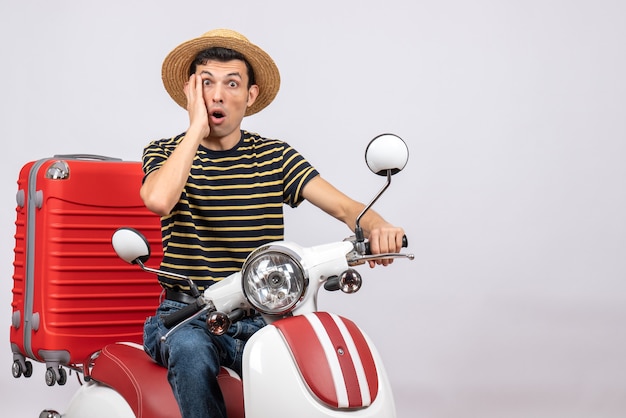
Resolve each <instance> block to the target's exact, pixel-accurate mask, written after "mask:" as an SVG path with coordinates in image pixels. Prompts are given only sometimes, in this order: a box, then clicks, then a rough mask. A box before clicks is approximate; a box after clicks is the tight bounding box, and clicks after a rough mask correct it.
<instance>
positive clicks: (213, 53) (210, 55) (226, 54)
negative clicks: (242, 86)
mask: <svg viewBox="0 0 626 418" xmlns="http://www.w3.org/2000/svg"><path fill="white" fill-rule="evenodd" d="M211 60H214V61H219V62H227V61H232V60H240V61H243V62H244V63H245V64H246V68H247V69H248V88H250V87H251V86H252V85H253V84H256V80H255V78H254V69H252V66H251V65H250V63H249V62H248V60H247V59H246V57H244V56H243V54H241V53H239V52H237V51H235V50H233V49H229V48H222V47H220V46H214V47H212V48H209V49H204V50H202V51H200V52H198V55H196V57H195V58H194V60H193V61H192V62H191V65H190V66H189V76H190V77H191V75H192V74H195V72H196V69H197V67H198V65H204V64H206V63H207V62H208V61H211Z"/></svg>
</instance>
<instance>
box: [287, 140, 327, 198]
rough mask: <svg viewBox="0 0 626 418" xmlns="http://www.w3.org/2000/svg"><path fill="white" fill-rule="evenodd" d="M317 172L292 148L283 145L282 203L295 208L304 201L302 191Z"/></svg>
mask: <svg viewBox="0 0 626 418" xmlns="http://www.w3.org/2000/svg"><path fill="white" fill-rule="evenodd" d="M318 175H319V173H318V171H317V170H316V169H315V168H314V167H313V166H312V165H311V164H310V163H309V162H308V161H307V160H306V159H305V158H304V157H303V156H302V155H300V153H298V151H296V150H295V149H294V148H292V147H291V146H289V145H288V144H285V149H284V151H283V201H284V202H285V203H286V204H288V205H289V206H291V207H294V208H295V207H296V206H298V205H299V204H300V203H302V201H303V200H304V197H303V196H302V190H303V189H304V186H305V185H306V184H307V183H308V182H309V181H311V180H312V179H313V178H315V177H316V176H318Z"/></svg>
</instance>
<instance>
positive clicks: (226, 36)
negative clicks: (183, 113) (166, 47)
mask: <svg viewBox="0 0 626 418" xmlns="http://www.w3.org/2000/svg"><path fill="white" fill-rule="evenodd" d="M212 47H223V48H229V49H232V50H235V51H237V52H239V53H240V54H242V55H243V56H244V57H245V58H246V60H248V62H249V63H250V65H251V66H252V68H253V70H254V77H255V79H256V84H257V85H258V86H259V95H258V97H257V98H256V101H255V102H254V103H253V104H252V106H250V107H249V108H248V109H247V110H246V116H249V115H253V114H255V113H257V112H259V111H260V110H262V109H264V108H265V107H266V106H267V105H269V104H270V103H271V102H272V100H274V97H276V94H277V93H278V89H279V87H280V73H279V72H278V67H276V64H275V63H274V60H272V58H271V57H270V56H269V55H268V54H267V53H266V52H265V51H263V50H262V49H261V48H259V47H258V46H256V45H254V44H253V43H251V42H250V41H248V39H247V38H246V37H245V36H243V35H242V34H240V33H238V32H235V31H234V30H230V29H214V30H211V31H209V32H207V33H205V34H203V35H202V36H200V37H198V38H194V39H191V40H189V41H187V42H183V43H182V44H180V45H178V46H177V47H176V48H175V49H174V50H173V51H172V52H170V53H169V54H168V56H167V57H165V61H163V67H162V69H161V77H162V78H163V85H164V86H165V90H167V92H168V93H169V95H170V96H171V97H172V99H174V101H175V102H176V103H178V104H179V105H180V106H181V107H183V108H184V109H186V108H187V97H186V96H185V93H184V91H183V87H184V86H185V83H186V82H187V81H189V67H190V66H191V62H192V61H193V60H194V58H195V57H196V55H197V54H198V53H199V52H200V51H202V50H204V49H208V48H212Z"/></svg>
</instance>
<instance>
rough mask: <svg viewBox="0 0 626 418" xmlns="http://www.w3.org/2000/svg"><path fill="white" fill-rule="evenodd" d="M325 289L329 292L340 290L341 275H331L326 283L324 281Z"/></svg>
mask: <svg viewBox="0 0 626 418" xmlns="http://www.w3.org/2000/svg"><path fill="white" fill-rule="evenodd" d="M324 289H326V290H328V291H329V292H335V291H337V290H339V289H340V287H339V276H332V277H329V278H328V280H326V283H324Z"/></svg>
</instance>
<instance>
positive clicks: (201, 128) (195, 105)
mask: <svg viewBox="0 0 626 418" xmlns="http://www.w3.org/2000/svg"><path fill="white" fill-rule="evenodd" d="M185 96H187V112H189V129H188V130H187V133H188V134H189V132H190V131H192V132H194V131H196V132H197V133H198V135H199V137H200V139H205V138H207V137H208V136H209V134H210V133H211V128H210V127H209V115H208V112H207V107H206V103H205V101H204V95H203V85H202V77H201V76H199V75H197V74H192V75H191V77H189V82H188V83H186V84H185Z"/></svg>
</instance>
